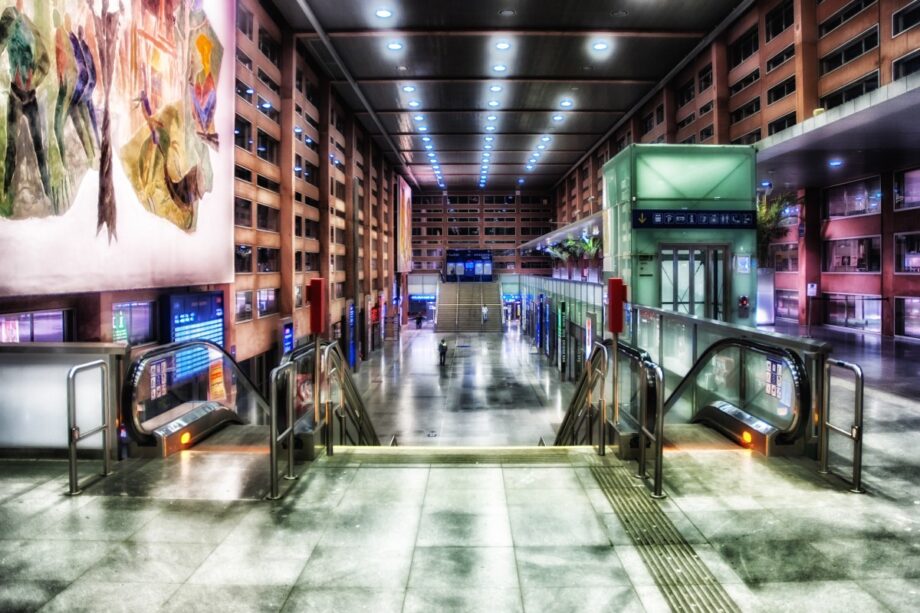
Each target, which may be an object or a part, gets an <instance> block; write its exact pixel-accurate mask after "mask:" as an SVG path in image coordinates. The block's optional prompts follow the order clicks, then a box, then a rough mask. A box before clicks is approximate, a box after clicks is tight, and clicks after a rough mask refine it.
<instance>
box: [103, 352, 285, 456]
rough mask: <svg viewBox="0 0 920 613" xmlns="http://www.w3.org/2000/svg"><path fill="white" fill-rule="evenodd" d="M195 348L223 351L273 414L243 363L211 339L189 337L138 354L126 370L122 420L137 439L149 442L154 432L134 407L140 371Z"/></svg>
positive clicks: (258, 399) (266, 412) (261, 402)
mask: <svg viewBox="0 0 920 613" xmlns="http://www.w3.org/2000/svg"><path fill="white" fill-rule="evenodd" d="M193 347H206V348H208V349H213V350H215V351H217V352H219V353H221V354H222V355H223V357H224V359H227V360H229V361H230V363H231V364H233V367H234V375H235V376H236V377H237V378H238V379H239V380H241V381H243V383H244V384H245V386H246V387H247V388H249V391H250V392H251V393H252V394H253V396H254V397H255V399H256V404H258V405H259V407H260V408H261V409H262V410H263V411H265V414H266V415H270V414H271V407H270V406H269V404H268V401H266V400H265V398H264V397H263V396H262V394H261V393H259V390H258V388H257V387H256V386H255V384H254V383H253V382H252V380H251V379H250V378H249V377H248V376H246V373H244V372H243V369H242V368H240V365H239V364H238V363H237V361H236V360H235V359H234V358H233V356H231V355H230V354H229V353H227V351H226V350H225V349H224V348H223V347H221V346H220V345H218V344H217V343H214V342H212V341H208V340H204V339H199V340H190V341H178V342H175V343H168V344H166V345H160V346H159V347H155V348H153V349H151V350H150V351H147V352H146V353H144V354H143V355H141V356H138V358H137V359H135V360H134V361H133V362H132V363H131V366H129V367H128V370H127V373H126V374H125V384H124V385H123V386H122V387H123V389H122V402H121V407H122V410H121V413H122V423H124V424H126V425H127V426H128V429H129V430H131V434H132V435H133V436H134V438H135V440H138V441H141V440H143V441H147V442H152V440H153V439H152V435H151V433H149V432H147V431H146V430H145V429H144V428H143V426H141V423H140V422H139V421H138V419H137V411H135V410H134V406H135V402H136V398H137V383H138V378H139V377H140V375H141V373H143V372H144V371H145V370H146V366H147V364H148V363H149V362H150V361H151V360H155V359H157V358H160V357H163V356H164V355H169V354H171V353H177V352H178V351H181V350H183V349H191V348H193Z"/></svg>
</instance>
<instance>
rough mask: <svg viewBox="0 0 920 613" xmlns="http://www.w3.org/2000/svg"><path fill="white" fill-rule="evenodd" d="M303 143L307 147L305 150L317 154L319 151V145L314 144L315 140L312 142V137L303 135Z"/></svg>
mask: <svg viewBox="0 0 920 613" xmlns="http://www.w3.org/2000/svg"><path fill="white" fill-rule="evenodd" d="M303 142H304V144H305V145H306V146H307V149H309V150H310V151H317V152H318V151H319V145H318V144H317V143H316V141H315V140H313V138H312V137H310V136H307V135H306V134H304V135H303Z"/></svg>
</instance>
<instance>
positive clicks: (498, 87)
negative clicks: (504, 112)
mask: <svg viewBox="0 0 920 613" xmlns="http://www.w3.org/2000/svg"><path fill="white" fill-rule="evenodd" d="M501 90H502V86H501V85H493V86H492V87H490V88H489V91H490V92H492V93H495V94H497V93H498V92H500V91H501Z"/></svg>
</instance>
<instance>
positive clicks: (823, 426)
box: [818, 359, 865, 494]
mask: <svg viewBox="0 0 920 613" xmlns="http://www.w3.org/2000/svg"><path fill="white" fill-rule="evenodd" d="M832 366H836V367H838V368H843V369H845V370H849V371H850V372H852V373H853V376H854V378H855V381H854V388H855V389H854V392H855V395H856V397H855V399H854V406H853V423H852V424H851V426H850V431H849V432H847V431H846V430H843V429H842V428H839V427H837V426H834V425H833V424H831V421H830V409H829V408H828V407H830V397H831V376H830V375H831V367H832ZM823 374H824V380H823V382H822V383H823V386H822V387H823V394H822V395H821V396H822V398H821V399H822V401H823V403H822V404H823V405H824V408H823V412H822V415H821V421H820V424H819V425H820V430H819V433H820V438H819V448H818V452H819V456H818V457H819V462H820V466H819V468H818V471H819V472H820V473H821V474H828V473H829V472H830V468H829V464H830V431H831V430H834V431H835V432H837V433H838V434H842V435H843V436H846V437H848V438H849V439H850V440H852V441H853V477H852V487H851V488H850V491H851V492H853V493H854V494H862V493H865V490H864V489H863V488H862V442H863V440H862V439H863V401H864V398H863V395H864V393H865V381H864V378H863V371H862V368H860V367H859V365H857V364H852V363H850V362H844V361H842V360H832V359H827V360H826V361H825V362H824V371H823Z"/></svg>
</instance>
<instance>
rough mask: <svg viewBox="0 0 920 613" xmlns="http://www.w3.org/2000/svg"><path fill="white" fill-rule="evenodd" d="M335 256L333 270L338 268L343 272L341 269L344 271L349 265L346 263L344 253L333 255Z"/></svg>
mask: <svg viewBox="0 0 920 613" xmlns="http://www.w3.org/2000/svg"><path fill="white" fill-rule="evenodd" d="M333 257H334V259H333V270H338V271H340V272H341V271H344V270H345V269H346V267H347V266H346V264H345V256H344V255H336V256H333Z"/></svg>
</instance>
